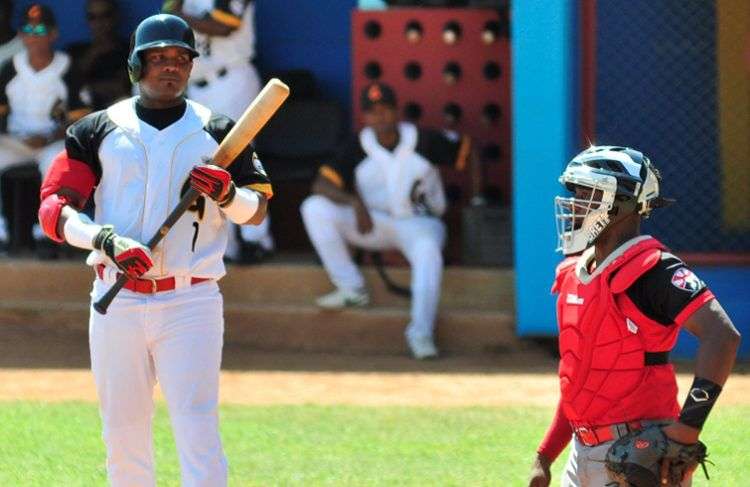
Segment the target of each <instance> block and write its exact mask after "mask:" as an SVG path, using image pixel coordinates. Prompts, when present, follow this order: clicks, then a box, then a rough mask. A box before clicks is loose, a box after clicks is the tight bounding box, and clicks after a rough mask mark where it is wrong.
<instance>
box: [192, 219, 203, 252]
mask: <svg viewBox="0 0 750 487" xmlns="http://www.w3.org/2000/svg"><path fill="white" fill-rule="evenodd" d="M200 227H201V226H200V224H199V223H198V222H193V228H195V232H193V245H192V249H193V252H195V242H197V241H198V230H200Z"/></svg>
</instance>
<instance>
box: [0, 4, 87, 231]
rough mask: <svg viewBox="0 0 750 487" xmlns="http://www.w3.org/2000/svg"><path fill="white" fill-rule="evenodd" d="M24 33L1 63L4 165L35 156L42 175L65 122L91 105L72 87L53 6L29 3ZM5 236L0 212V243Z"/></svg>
mask: <svg viewBox="0 0 750 487" xmlns="http://www.w3.org/2000/svg"><path fill="white" fill-rule="evenodd" d="M20 37H21V40H22V41H23V44H24V46H25V47H26V49H25V50H23V51H21V52H19V53H17V54H15V55H14V56H13V57H12V58H10V59H8V60H6V62H5V63H3V64H2V66H0V133H2V135H0V171H4V170H6V169H8V168H10V167H12V166H15V165H18V164H21V163H25V162H37V163H38V165H39V170H40V172H41V173H42V175H44V174H45V172H46V171H47V168H48V167H49V165H50V164H51V163H52V159H53V158H54V157H55V155H56V154H57V153H58V152H60V150H62V148H63V140H62V138H63V134H64V130H65V126H66V124H67V123H68V122H71V121H74V120H77V119H78V118H81V117H82V116H83V115H85V114H87V113H89V112H90V110H89V109H88V108H86V107H84V106H83V103H81V100H80V98H79V97H78V94H77V93H78V92H77V90H75V89H74V88H73V83H72V81H71V79H70V74H71V71H70V58H69V57H68V55H67V54H65V53H63V52H58V51H55V50H54V49H53V44H54V42H55V40H56V39H57V22H56V21H55V17H54V15H53V13H52V11H51V10H50V9H49V8H48V7H46V6H43V5H39V4H35V5H32V6H30V7H29V8H28V9H26V12H25V15H24V19H23V24H22V26H21V29H20ZM1 200H2V198H0V201H1ZM1 206H2V205H1V204H0V207H1ZM35 233H38V234H37V235H35V236H36V237H37V238H42V235H41V232H35ZM7 239H8V235H7V231H6V224H5V219H4V218H3V217H2V215H0V243H2V242H6V241H7Z"/></svg>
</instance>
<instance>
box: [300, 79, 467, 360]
mask: <svg viewBox="0 0 750 487" xmlns="http://www.w3.org/2000/svg"><path fill="white" fill-rule="evenodd" d="M362 109H363V112H364V118H365V120H364V121H365V124H366V125H367V126H366V127H365V128H364V129H363V130H362V131H361V132H360V133H359V136H358V137H356V138H354V139H353V140H352V141H350V143H349V144H348V145H347V146H346V147H345V148H344V149H343V150H342V151H341V153H340V154H339V155H338V156H337V157H336V159H335V160H334V161H332V162H331V163H329V164H325V165H323V166H322V167H321V168H320V172H319V174H318V177H317V178H316V180H315V182H314V183H313V193H314V194H313V195H312V196H310V197H309V198H307V199H306V200H305V201H304V202H303V203H302V209H301V210H302V219H303V221H304V223H305V228H306V229H307V234H308V235H309V237H310V240H311V241H312V243H313V246H314V247H315V250H316V251H317V252H318V255H319V256H320V258H321V260H322V261H323V266H324V267H325V269H326V271H327V272H328V275H329V277H330V278H331V281H333V284H334V285H335V286H336V290H335V291H333V292H332V293H330V294H327V295H325V296H322V297H321V298H319V299H318V300H317V304H318V305H319V306H320V307H322V308H328V309H338V308H344V307H347V306H361V305H366V304H367V303H368V302H369V296H368V294H367V292H366V291H365V289H364V285H365V282H364V278H363V276H362V273H361V272H360V271H359V269H358V268H357V266H356V265H355V264H354V261H353V260H352V257H351V255H350V254H349V252H348V249H347V244H350V245H354V246H356V247H362V248H365V249H369V250H386V249H398V250H400V251H401V252H402V253H403V254H404V256H405V257H406V259H407V260H408V261H409V264H410V265H411V270H412V273H411V275H412V278H411V292H412V303H411V322H410V323H409V326H408V327H407V328H406V342H407V345H408V346H409V349H410V350H411V353H412V355H413V356H414V357H415V358H417V359H426V358H433V357H436V356H437V353H438V352H437V348H436V347H435V343H434V338H433V335H434V329H435V317H436V315H437V306H438V302H439V300H440V284H441V279H442V271H443V255H442V247H443V244H444V242H445V225H444V224H443V222H442V221H441V220H440V216H441V215H442V214H443V212H444V211H445V209H446V199H445V193H444V191H443V185H442V181H441V179H440V172H439V170H438V168H437V167H436V164H451V163H454V164H456V165H457V166H462V165H464V164H465V158H466V153H467V152H468V139H464V140H465V144H459V141H458V137H448V136H447V135H446V134H444V133H439V132H435V131H429V130H420V129H417V127H415V126H414V125H412V124H410V123H403V122H402V123H398V112H397V111H396V95H395V93H394V92H393V90H392V89H391V88H390V87H388V86H387V85H385V84H382V83H375V84H372V85H370V86H369V87H367V88H365V90H364V91H363V93H362Z"/></svg>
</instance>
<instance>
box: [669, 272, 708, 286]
mask: <svg viewBox="0 0 750 487" xmlns="http://www.w3.org/2000/svg"><path fill="white" fill-rule="evenodd" d="M672 284H673V285H674V287H676V288H678V289H682V290H683V291H697V290H698V289H700V288H701V287H703V282H701V280H700V279H698V276H696V275H695V274H693V271H691V270H690V269H688V268H687V267H680V268H679V269H677V270H676V271H674V274H672Z"/></svg>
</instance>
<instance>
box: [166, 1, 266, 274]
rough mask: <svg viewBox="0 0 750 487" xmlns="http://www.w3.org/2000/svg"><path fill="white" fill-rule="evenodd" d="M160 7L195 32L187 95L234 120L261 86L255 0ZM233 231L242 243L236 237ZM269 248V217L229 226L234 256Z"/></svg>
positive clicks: (251, 256) (240, 257)
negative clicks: (195, 54) (256, 222)
mask: <svg viewBox="0 0 750 487" xmlns="http://www.w3.org/2000/svg"><path fill="white" fill-rule="evenodd" d="M163 11H165V12H167V13H172V14H175V15H179V16H180V17H182V18H183V19H184V20H185V21H186V22H187V23H188V24H189V25H190V26H191V27H192V28H193V30H194V31H195V42H196V49H197V50H198V52H199V53H200V57H198V58H196V60H195V66H194V67H193V73H192V75H191V77H190V83H189V85H188V96H189V97H190V99H192V100H195V101H197V102H199V103H201V104H202V105H205V106H207V107H209V108H210V109H211V110H213V111H215V112H217V113H223V114H226V115H228V116H229V117H231V118H232V119H234V120H237V119H238V118H239V116H240V115H242V112H243V110H244V109H245V107H246V106H248V105H249V104H250V102H251V101H252V100H253V98H255V96H256V95H257V94H258V91H259V90H260V77H259V76H258V71H257V70H256V69H255V65H254V64H253V59H254V58H255V6H254V1H253V0H179V1H176V0H167V1H166V2H165V3H164V7H163ZM232 230H234V229H232ZM236 233H239V236H240V237H241V241H240V242H236V241H235V234H236ZM238 244H240V245H241V246H240V247H238ZM248 244H249V245H248ZM273 249H274V241H273V237H272V236H271V227H270V219H269V218H265V219H264V220H263V222H261V224H260V225H245V226H242V227H240V228H239V232H235V231H231V230H230V235H229V247H228V249H227V254H228V255H230V256H232V257H234V258H235V259H238V260H246V261H252V260H254V259H255V257H256V256H258V255H261V254H265V253H268V252H270V251H272V250H273Z"/></svg>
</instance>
